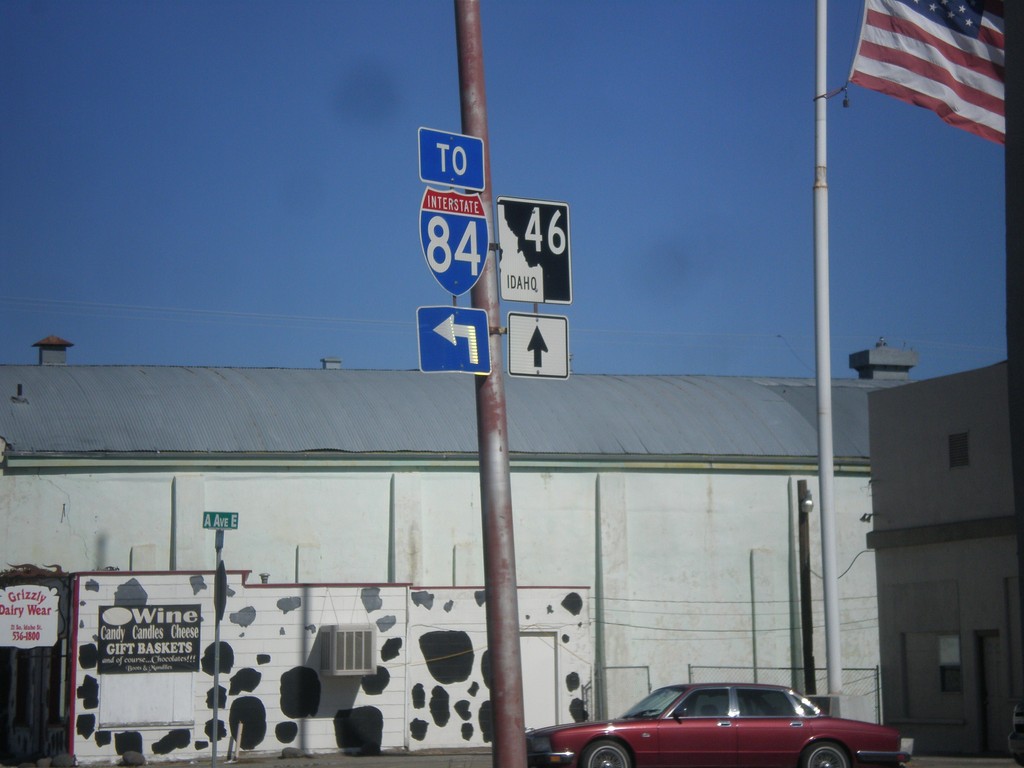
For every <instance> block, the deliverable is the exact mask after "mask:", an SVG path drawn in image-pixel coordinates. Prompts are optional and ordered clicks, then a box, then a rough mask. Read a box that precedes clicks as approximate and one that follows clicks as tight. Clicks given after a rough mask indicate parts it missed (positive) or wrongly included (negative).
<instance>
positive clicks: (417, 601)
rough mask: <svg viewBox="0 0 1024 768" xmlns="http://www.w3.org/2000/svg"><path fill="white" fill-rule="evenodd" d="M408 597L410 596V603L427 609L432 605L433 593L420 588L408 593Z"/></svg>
mask: <svg viewBox="0 0 1024 768" xmlns="http://www.w3.org/2000/svg"><path fill="white" fill-rule="evenodd" d="M409 597H410V598H412V604H413V605H418V606H419V607H420V608H426V609H427V610H428V611H429V610H430V609H431V608H433V607H434V595H433V594H432V593H431V592H427V591H426V590H422V589H421V590H419V591H416V592H411V593H409Z"/></svg>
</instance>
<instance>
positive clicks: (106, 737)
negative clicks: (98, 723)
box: [96, 731, 110, 747]
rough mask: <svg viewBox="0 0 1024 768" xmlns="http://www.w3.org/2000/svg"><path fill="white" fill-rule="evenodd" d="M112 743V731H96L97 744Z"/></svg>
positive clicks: (98, 745)
mask: <svg viewBox="0 0 1024 768" xmlns="http://www.w3.org/2000/svg"><path fill="white" fill-rule="evenodd" d="M108 744H110V731H96V746H97V747H105V746H107V745H108Z"/></svg>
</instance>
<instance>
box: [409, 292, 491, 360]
mask: <svg viewBox="0 0 1024 768" xmlns="http://www.w3.org/2000/svg"><path fill="white" fill-rule="evenodd" d="M416 324H417V327H418V328H419V352H420V370H421V371H425V372H427V373H433V372H437V371H453V372H457V373H476V374H481V375H487V374H489V373H490V372H491V354H490V345H489V339H488V337H489V333H488V323H487V312H486V311H484V310H482V309H462V308H460V307H450V306H449V307H420V308H419V309H417V310H416Z"/></svg>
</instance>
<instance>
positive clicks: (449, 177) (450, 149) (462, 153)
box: [419, 128, 484, 192]
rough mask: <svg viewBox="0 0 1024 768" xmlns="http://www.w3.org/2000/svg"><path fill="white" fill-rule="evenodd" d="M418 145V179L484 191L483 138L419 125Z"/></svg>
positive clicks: (430, 182) (428, 182)
mask: <svg viewBox="0 0 1024 768" xmlns="http://www.w3.org/2000/svg"><path fill="white" fill-rule="evenodd" d="M419 146H420V180H421V181H423V182H424V183H426V184H444V185H447V186H451V187H462V188H463V189H475V190H476V191H478V192H480V191H483V188H484V140H483V139H481V138H479V137H477V136H466V135H464V134H461V133H448V132H447V131H437V130H434V129H433V128H420V130H419Z"/></svg>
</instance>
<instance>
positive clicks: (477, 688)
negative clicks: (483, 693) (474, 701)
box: [469, 681, 480, 696]
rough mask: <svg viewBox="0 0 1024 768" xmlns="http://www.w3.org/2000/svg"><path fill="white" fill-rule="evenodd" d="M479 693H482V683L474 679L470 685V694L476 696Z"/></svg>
mask: <svg viewBox="0 0 1024 768" xmlns="http://www.w3.org/2000/svg"><path fill="white" fill-rule="evenodd" d="M478 693H480V683H478V682H476V681H474V682H473V684H472V685H471V686H469V695H470V696H476V695H477V694H478Z"/></svg>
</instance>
